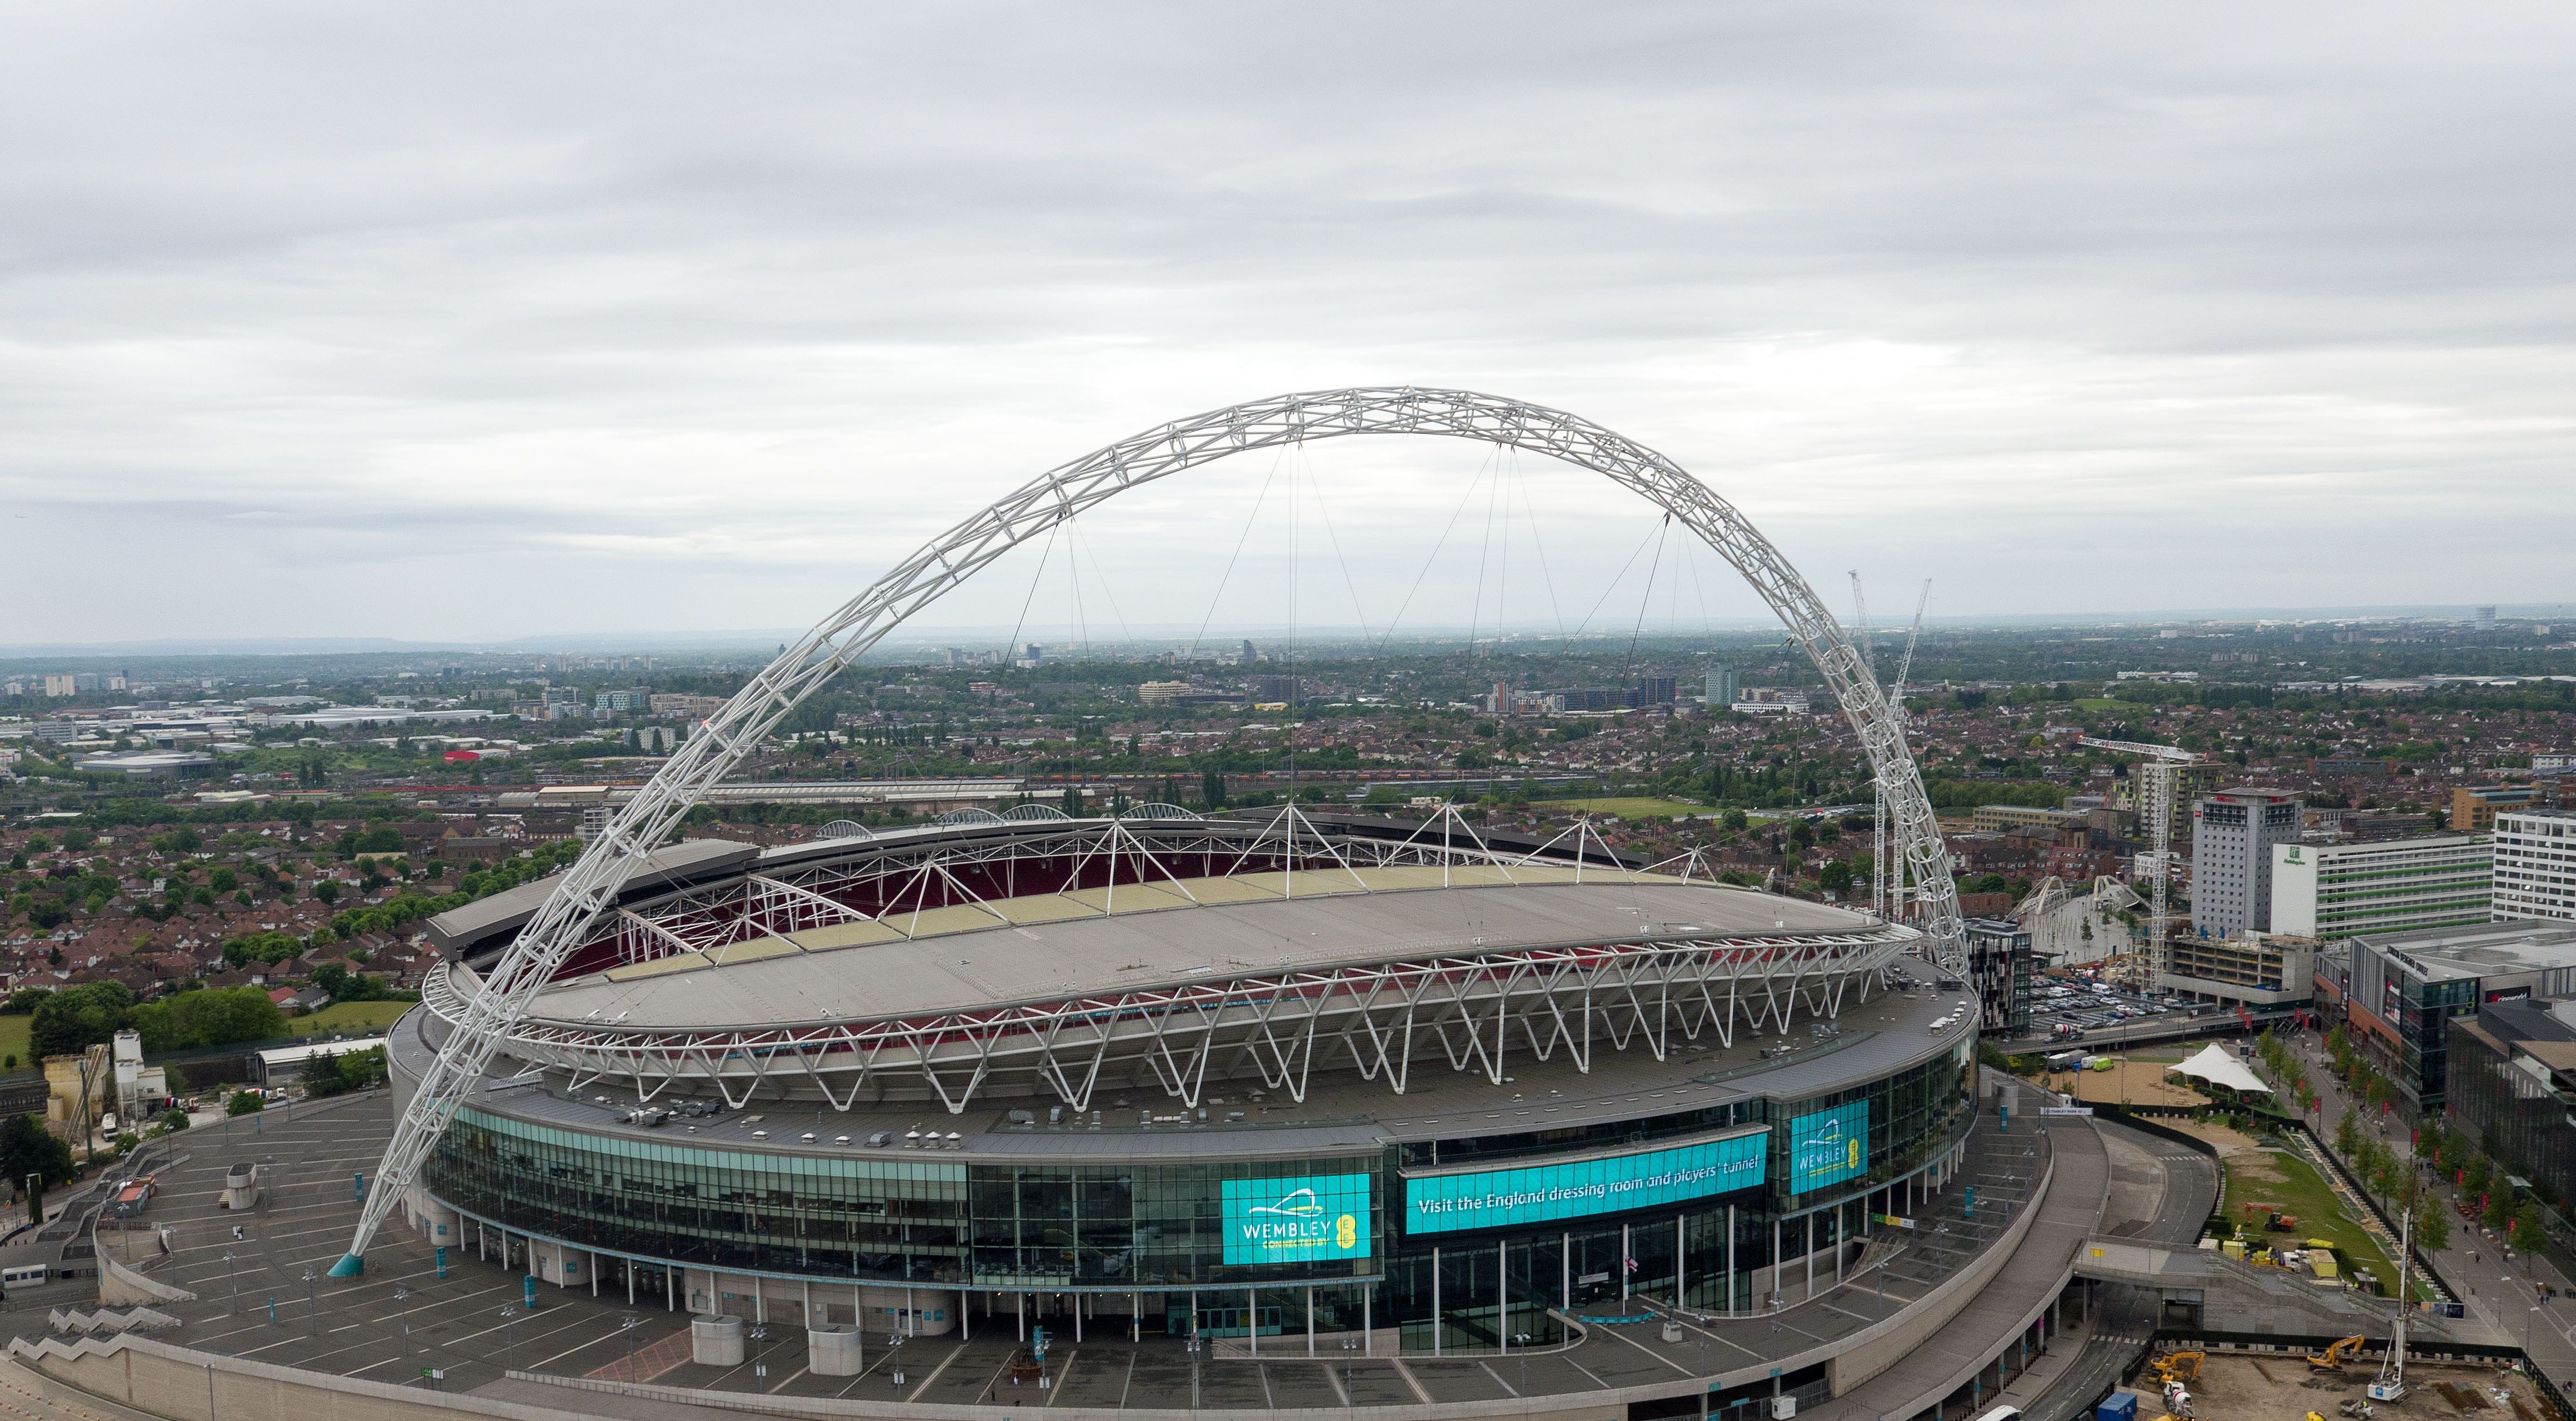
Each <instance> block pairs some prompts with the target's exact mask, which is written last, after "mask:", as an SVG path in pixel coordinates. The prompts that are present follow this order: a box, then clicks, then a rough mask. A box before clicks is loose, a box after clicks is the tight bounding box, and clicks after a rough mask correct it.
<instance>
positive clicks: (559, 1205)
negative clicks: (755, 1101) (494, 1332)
mask: <svg viewBox="0 0 2576 1421" xmlns="http://www.w3.org/2000/svg"><path fill="white" fill-rule="evenodd" d="M1382 1163H1383V1161H1382V1160H1381V1159H1380V1158H1379V1157H1378V1156H1375V1155H1363V1156H1358V1157H1354V1158H1343V1159H1320V1160H1318V1159H1305V1160H1292V1161H1286V1162H1282V1163H1278V1164H1275V1165H1273V1164H1266V1163H1257V1162H1243V1163H1233V1164H1225V1165H1218V1164H1197V1163H1187V1164H1183V1163H1175V1164H1168V1165H1166V1164H1112V1165H1084V1166H1079V1167H1060V1168H1059V1167H1042V1166H1032V1165H1017V1166H1001V1165H983V1164H967V1163H964V1162H961V1161H945V1160H940V1159H938V1158H936V1157H935V1156H934V1157H930V1158H922V1159H918V1160H915V1159H907V1158H903V1157H901V1156H897V1157H895V1158H890V1159H873V1158H856V1159H840V1158H830V1157H822V1158H816V1157H808V1156H801V1155H784V1154H778V1155H773V1154H756V1153H751V1152H747V1151H731V1150H721V1149H709V1148H701V1147H697V1146H690V1145H676V1144H673V1145H666V1144H663V1143H661V1142H659V1141H646V1140H630V1139H624V1138H620V1137H615V1136H605V1135H597V1134H590V1133H586V1132H583V1131H578V1130H569V1129H562V1128H558V1127H555V1126H550V1125H535V1124H529V1123H527V1122H525V1121H520V1120H513V1119H510V1118H507V1117H505V1116H499V1115H494V1114H491V1113H489V1112H486V1111H480V1110H472V1109H468V1110H464V1111H460V1112H458V1114H457V1117H456V1123H455V1124H454V1125H453V1126H452V1127H450V1128H449V1130H448V1132H447V1135H446V1137H445V1138H444V1139H442V1140H441V1141H440V1142H439V1147H438V1151H437V1153H436V1154H435V1155H433V1156H432V1158H431V1162H430V1166H429V1169H428V1179H427V1183H428V1185H429V1189H430V1192H431V1193H432V1194H435V1195H436V1196H438V1197H439V1198H440V1199H441V1200H444V1201H445V1202H447V1203H449V1204H452V1205H454V1206H455V1207H457V1208H459V1209H462V1210H464V1211H465V1212H467V1213H469V1214H473V1215H476V1216H478V1217H481V1218H486V1219H493V1220H497V1221H500V1222H503V1223H507V1224H509V1225H511V1226H512V1227H515V1228H522V1229H526V1230H528V1231H529V1232H532V1233H536V1234H539V1235H542V1236H545V1237H548V1238H554V1239H560V1240H562V1241H564V1242H566V1243H570V1244H573V1245H575V1246H576V1247H585V1248H600V1249H608V1250H611V1251H614V1252H619V1253H631V1254H640V1255H643V1256H646V1257H650V1258H659V1259H666V1260H669V1261H672V1262H677V1263H686V1264H692V1265H695V1266H698V1267H704V1268H722V1269H735V1270H740V1271H745V1272H759V1273H783V1274H798V1275H804V1276H809V1277H817V1278H822V1277H830V1278H847V1279H860V1280H883V1281H889V1282H914V1283H944V1284H948V1285H951V1286H965V1287H971V1288H1006V1289H1007V1288H1067V1287H1096V1288H1112V1289H1120V1290H1128V1289H1138V1288H1143V1289H1158V1288H1162V1287H1170V1286H1179V1287H1190V1286H1214V1285H1233V1286H1241V1285H1246V1284H1253V1283H1261V1282H1268V1281H1274V1280H1284V1279H1290V1278H1293V1279H1295V1280H1297V1281H1299V1282H1301V1283H1302V1282H1306V1281H1310V1280H1316V1279H1327V1278H1337V1277H1340V1278H1349V1277H1363V1276H1369V1275H1370V1274H1371V1273H1372V1272H1373V1269H1372V1268H1371V1267H1370V1263H1369V1259H1370V1258H1371V1257H1372V1256H1373V1255H1375V1254H1378V1253H1382V1252H1383V1249H1384V1235H1383V1230H1384V1227H1385V1226H1384V1223H1383V1218H1384V1213H1385V1211H1384V1209H1383V1208H1382V1207H1377V1208H1371V1209H1368V1210H1365V1211H1362V1212H1361V1217H1364V1218H1367V1219H1368V1220H1370V1221H1371V1223H1372V1225H1373V1232H1372V1234H1371V1238H1370V1240H1369V1246H1368V1247H1367V1248H1365V1249H1362V1248H1356V1247H1355V1248H1351V1249H1348V1250H1338V1249H1337V1250H1335V1252H1337V1253H1339V1254H1341V1255H1342V1256H1340V1257H1311V1256H1310V1257H1307V1258H1306V1259H1304V1260H1303V1261H1301V1262H1296V1263H1292V1264H1284V1265H1244V1264H1231V1263H1227V1262H1226V1261H1225V1254H1226V1230H1225V1214H1224V1207H1223V1189H1224V1184H1225V1182H1226V1181H1228V1180H1234V1181H1260V1182H1275V1183H1277V1184H1279V1185H1280V1188H1279V1189H1278V1190H1277V1191H1276V1192H1279V1193H1287V1192H1290V1191H1293V1190H1294V1189H1295V1188H1296V1187H1298V1186H1300V1185H1302V1184H1305V1183H1307V1182H1308V1179H1307V1177H1308V1176H1311V1175H1347V1174H1359V1175H1363V1176H1364V1177H1366V1178H1368V1179H1370V1180H1375V1179H1377V1178H1378V1177H1379V1175H1380V1168H1381V1165H1382Z"/></svg>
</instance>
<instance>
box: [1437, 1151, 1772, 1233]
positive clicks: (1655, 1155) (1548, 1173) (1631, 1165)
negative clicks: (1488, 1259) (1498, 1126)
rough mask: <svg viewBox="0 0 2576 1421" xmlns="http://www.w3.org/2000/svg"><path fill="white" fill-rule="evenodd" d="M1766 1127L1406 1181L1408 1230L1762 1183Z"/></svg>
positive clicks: (1531, 1217) (1671, 1198) (1511, 1222)
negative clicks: (1626, 1151) (1639, 1150)
mask: <svg viewBox="0 0 2576 1421" xmlns="http://www.w3.org/2000/svg"><path fill="white" fill-rule="evenodd" d="M1770 1140H1771V1136H1770V1134H1769V1133H1768V1132H1767V1131H1756V1132H1755V1133H1753V1134H1749V1135H1737V1136H1734V1137H1732V1138H1730V1139H1724V1140H1709V1141H1706V1142H1705V1143H1702V1144H1696V1145H1682V1146H1679V1147H1677V1148H1674V1149H1669V1150H1648V1151H1646V1152H1645V1153H1643V1154H1633V1155H1613V1156H1611V1157H1609V1158H1607V1159H1593V1160H1580V1161H1577V1162H1575V1163H1572V1164H1544V1165H1533V1166H1530V1167H1528V1168H1525V1169H1490V1170H1480V1171H1478V1172H1476V1173H1474V1174H1438V1175H1432V1176H1430V1177H1429V1178H1425V1179H1408V1180H1406V1181H1404V1231H1405V1232H1406V1233H1408V1234H1427V1233H1448V1232H1451V1231H1453V1230H1457V1229H1492V1228H1509V1227H1514V1226H1517V1225H1521V1224H1537V1223H1545V1222H1547V1221H1549V1220H1551V1219H1576V1218H1581V1217H1583V1216H1585V1215H1587V1214H1608V1213H1614V1212H1616V1211H1618V1210H1621V1209H1645V1208H1651V1207H1653V1206H1655V1205H1658V1204H1672V1203H1678V1202H1680V1201H1681V1200H1684V1199H1702V1198H1706V1197H1707V1196H1709V1195H1711V1194H1723V1193H1725V1192H1726V1191H1728V1190H1730V1189H1742V1188H1745V1187H1747V1186H1749V1185H1755V1184H1760V1183H1761V1182H1762V1179H1763V1170H1764V1166H1765V1165H1766V1163H1767V1162H1768V1160H1769V1158H1770V1151H1769V1148H1768V1147H1769V1144H1770Z"/></svg>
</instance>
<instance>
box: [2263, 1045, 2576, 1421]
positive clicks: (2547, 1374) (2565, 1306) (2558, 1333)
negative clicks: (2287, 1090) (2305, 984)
mask: <svg viewBox="0 0 2576 1421" xmlns="http://www.w3.org/2000/svg"><path fill="white" fill-rule="evenodd" d="M2281 1039H2282V1040H2284V1041H2286V1042H2288V1043H2289V1044H2290V1046H2291V1048H2292V1049H2293V1050H2294V1051H2296V1052H2297V1053H2298V1057H2299V1062H2300V1064H2301V1066H2302V1067H2303V1068H2304V1069H2305V1070H2306V1072H2307V1076H2308V1080H2309V1083H2310V1084H2311V1085H2312V1086H2313V1087H2314V1088H2315V1090H2316V1092H2317V1095H2318V1098H2319V1101H2320V1103H2321V1108H2320V1109H2319V1110H2318V1111H2317V1112H2316V1113H2315V1114H2314V1115H2311V1116H2310V1117H2309V1123H2310V1124H2311V1125H2312V1126H2313V1127H2314V1128H2315V1129H2316V1132H2317V1135H2318V1137H2319V1138H2320V1139H2321V1140H2324V1141H2325V1143H2326V1148H2327V1150H2328V1152H2329V1153H2331V1152H2332V1151H2333V1148H2334V1143H2333V1139H2332V1136H2333V1133H2334V1125H2335V1122H2337V1121H2340V1120H2341V1119H2342V1118H2343V1112H2344V1111H2345V1110H2347V1109H2351V1110H2354V1111H2355V1112H2356V1115H2357V1116H2358V1117H2359V1118H2362V1119H2366V1120H2370V1121H2372V1122H2373V1126H2374V1128H2375V1129H2376V1130H2377V1131H2378V1132H2379V1133H2380V1135H2381V1136H2382V1138H2383V1140H2384V1142H2385V1143H2386V1144H2387V1145H2388V1147H2389V1148H2390V1149H2391V1150H2393V1151H2395V1152H2396V1154H2397V1155H2398V1157H2399V1158H2401V1159H2405V1160H2408V1161H2410V1162H2411V1161H2413V1159H2414V1146H2413V1144H2412V1141H2411V1139H2410V1134H2411V1132H2410V1131H2409V1130H2408V1128H2407V1127H2406V1125H2405V1123H2404V1119H2403V1117H2400V1116H2397V1115H2394V1114H2390V1115H2384V1116H2383V1115H2378V1114H2376V1113H2374V1112H2372V1111H2370V1110H2369V1108H2368V1107H2367V1106H2364V1105H2359V1104H2357V1103H2356V1102H2354V1101H2353V1100H2352V1098H2351V1097H2350V1096H2349V1095H2348V1094H2347V1093H2346V1092H2345V1091H2344V1088H2343V1086H2342V1085H2341V1083H2339V1082H2337V1081H2336V1080H2335V1078H2334V1072H2333V1069H2332V1067H2331V1065H2330V1064H2329V1062H2328V1060H2327V1057H2326V1054H2325V1045H2324V1038H2323V1037H2321V1036H2320V1035H2318V1034H2317V1033H2316V1032H2313V1031H2303V1032H2297V1033H2291V1034H2285V1035H2283V1036H2282V1038H2281ZM2254 1065H2255V1068H2256V1069H2257V1070H2258V1071H2264V1072H2265V1074H2269V1072H2268V1070H2267V1069H2266V1068H2265V1067H2264V1066H2263V1064H2262V1063H2261V1062H2260V1061H2257V1062H2255V1063H2254ZM2427 1172H2428V1173H2429V1172H2430V1171H2429V1167H2428V1168H2427ZM2436 1183H2437V1186H2438V1188H2439V1192H2440V1194H2441V1196H2442V1198H2443V1200H2444V1201H2445V1207H2448V1206H2449V1203H2450V1202H2451V1201H2453V1200H2454V1199H2455V1198H2456V1191H2454V1190H2453V1189H2452V1188H2451V1187H2450V1183H2449V1181H2448V1180H2437V1181H2436ZM2451 1219H2452V1228H2451V1246H2450V1247H2449V1248H2446V1249H2443V1250H2441V1251H2439V1252H2438V1253H2437V1252H2434V1251H2432V1250H2429V1249H2428V1250H2422V1252H2423V1253H2424V1254H2425V1255H2426V1256H2427V1257H2428V1258H2429V1259H2430V1260H2431V1262H2432V1265H2433V1270H2434V1273H2435V1274H2436V1276H2438V1277H2439V1278H2440V1279H2441V1280H2442V1282H2443V1283H2444V1284H2445V1285H2447V1286H2448V1287H2449V1288H2450V1290H2451V1292H2452V1294H2453V1295H2454V1296H2456V1297H2458V1298H2459V1299H2460V1300H2461V1302H2463V1303H2465V1304H2466V1305H2467V1307H2468V1310H2469V1314H2470V1316H2472V1317H2474V1318H2477V1319H2478V1320H2480V1321H2482V1322H2484V1323H2486V1324H2487V1325H2488V1326H2490V1327H2493V1328H2494V1329H2495V1330H2496V1332H2497V1334H2498V1335H2499V1336H2502V1337H2504V1338H2507V1339H2510V1340H2511V1341H2512V1342H2514V1343H2516V1344H2518V1345H2522V1346H2523V1347H2524V1350H2525V1351H2527V1352H2528V1353H2529V1354H2530V1356H2531V1359H2532V1363H2533V1365H2534V1366H2536V1367H2537V1368H2539V1370H2540V1374H2541V1375H2542V1376H2543V1377H2544V1378H2546V1379H2547V1380H2548V1382H2549V1383H2550V1385H2552V1386H2554V1387H2556V1388H2557V1389H2558V1391H2559V1394H2560V1395H2561V1396H2563V1397H2568V1398H2569V1399H2570V1400H2576V1391H2571V1390H2570V1387H2571V1385H2576V1302H2571V1301H2570V1300H2568V1299H2566V1298H2563V1297H2562V1298H2556V1299H2551V1298H2545V1297H2543V1296H2542V1295H2541V1292H2540V1289H2541V1287H2542V1286H2544V1285H2545V1286H2548V1287H2550V1288H2553V1289H2556V1290H2558V1291H2560V1292H2564V1291H2566V1289H2567V1287H2568V1280H2567V1279H2566V1278H2565V1277H2564V1276H2562V1275H2561V1274H2560V1273H2559V1271H2558V1269H2557V1268H2556V1267H2555V1266H2554V1265H2553V1264H2551V1263H2550V1261H2549V1260H2548V1259H2547V1258H2546V1257H2545V1256H2540V1255H2535V1254H2530V1253H2522V1254H2517V1255H2516V1256H2515V1258H2514V1260H2513V1262H2512V1263H2511V1264H2510V1265H2508V1264H2506V1263H2505V1262H2504V1260H2503V1259H2502V1258H2500V1257H2499V1256H2498V1250H2497V1248H2496V1246H2495V1244H2494V1243H2493V1242H2492V1241H2491V1240H2489V1239H2487V1238H2485V1237H2484V1236H2483V1231H2482V1230H2480V1229H2478V1228H2476V1227H2474V1226H2471V1225H2469V1224H2467V1223H2466V1222H2464V1221H2462V1220H2461V1219H2460V1217H2459V1215H2458V1213H2457V1212H2456V1211H2454V1212H2453V1213H2452V1215H2451ZM2526 1338H2528V1341H2527V1342H2526V1340H2525V1339H2526Z"/></svg>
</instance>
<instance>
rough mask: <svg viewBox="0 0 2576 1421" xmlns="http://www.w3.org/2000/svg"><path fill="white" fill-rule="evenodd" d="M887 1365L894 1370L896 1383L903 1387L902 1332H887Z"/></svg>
mask: <svg viewBox="0 0 2576 1421" xmlns="http://www.w3.org/2000/svg"><path fill="white" fill-rule="evenodd" d="M886 1366H887V1367H888V1368H890V1369H892V1370H893V1372H894V1384H895V1385H896V1386H897V1387H901V1386H902V1385H903V1334H902V1333H900V1332H889V1333H887V1334H886Z"/></svg>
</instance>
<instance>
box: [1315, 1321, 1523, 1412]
mask: <svg viewBox="0 0 2576 1421" xmlns="http://www.w3.org/2000/svg"><path fill="white" fill-rule="evenodd" d="M1359 1350H1360V1344H1358V1343H1357V1342H1354V1341H1352V1340H1351V1339H1350V1338H1347V1337H1345V1338H1343V1339H1342V1405H1344V1406H1345V1407H1348V1408H1350V1409H1351V1410H1353V1411H1356V1410H1358V1409H1359V1404H1360V1400H1359V1395H1358V1393H1356V1392H1354V1391H1352V1390H1351V1369H1352V1365H1353V1362H1352V1358H1353V1356H1354V1355H1355V1354H1356V1353H1358V1351H1359ZM1521 1367H1522V1369H1523V1372H1524V1379H1526V1373H1527V1369H1528V1367H1529V1363H1528V1362H1527V1361H1523V1362H1522V1363H1521Z"/></svg>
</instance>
